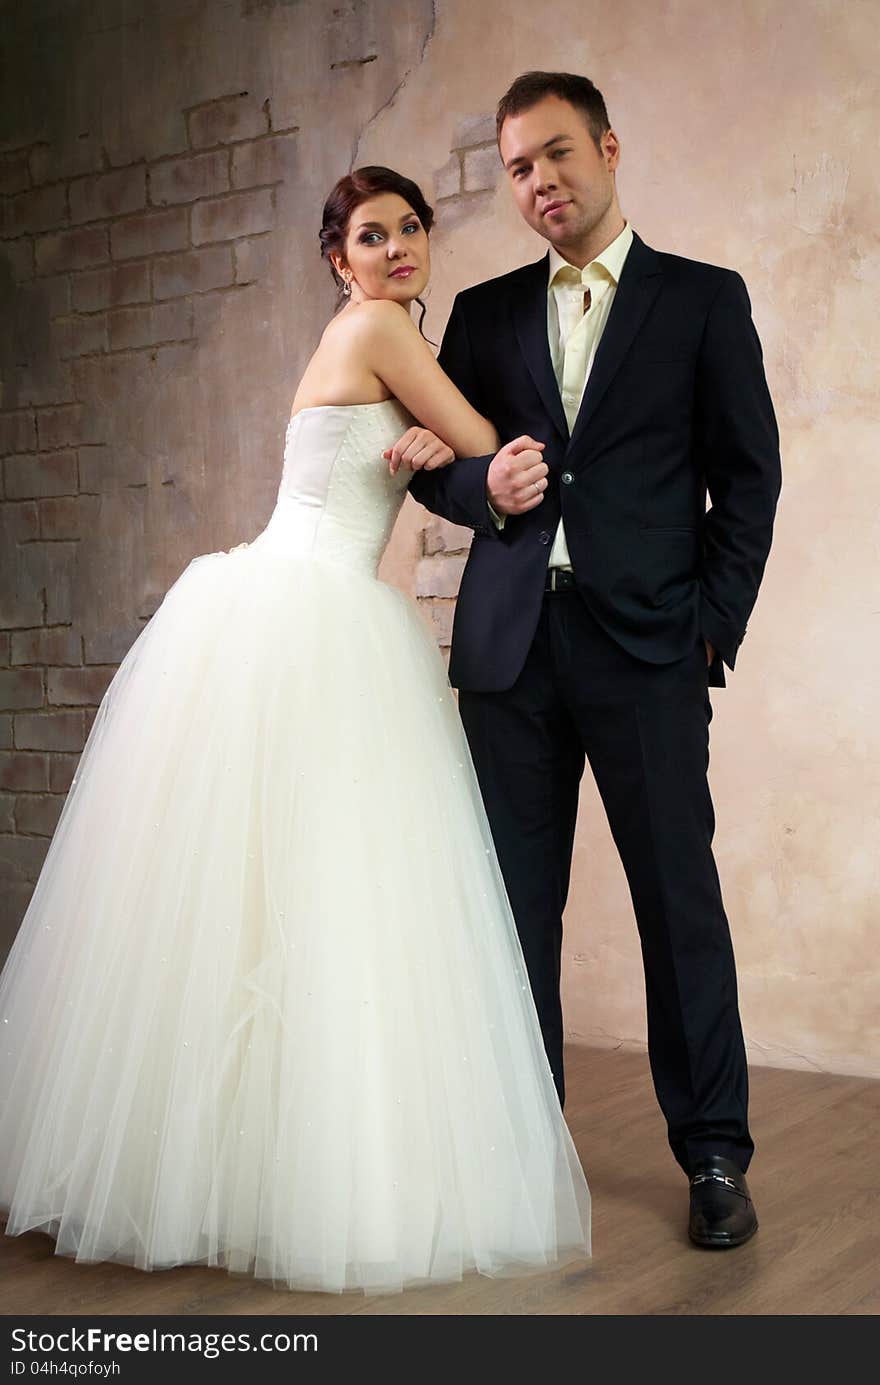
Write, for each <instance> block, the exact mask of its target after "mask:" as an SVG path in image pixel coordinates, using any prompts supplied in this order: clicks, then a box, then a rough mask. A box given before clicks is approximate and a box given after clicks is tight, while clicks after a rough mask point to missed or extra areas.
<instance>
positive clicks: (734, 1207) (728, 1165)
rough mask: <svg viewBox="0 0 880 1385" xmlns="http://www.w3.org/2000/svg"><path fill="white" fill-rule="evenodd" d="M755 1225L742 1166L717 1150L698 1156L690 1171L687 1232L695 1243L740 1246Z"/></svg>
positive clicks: (752, 1233) (721, 1248)
mask: <svg viewBox="0 0 880 1385" xmlns="http://www.w3.org/2000/svg"><path fill="white" fill-rule="evenodd" d="M757 1229H758V1218H757V1217H756V1216H755V1209H754V1207H753V1205H752V1199H751V1195H750V1193H749V1185H748V1184H747V1183H746V1177H745V1174H744V1173H743V1171H742V1169H740V1168H739V1167H738V1165H736V1164H734V1163H733V1161H732V1160H730V1159H724V1158H723V1157H722V1156H721V1155H720V1154H712V1155H709V1156H708V1158H706V1159H700V1160H699V1161H698V1162H697V1163H696V1164H695V1165H694V1168H693V1172H692V1174H691V1215H690V1221H689V1222H688V1235H689V1236H690V1238H691V1240H692V1241H693V1243H694V1245H697V1246H708V1247H709V1248H710V1249H711V1250H726V1249H727V1248H728V1247H730V1246H741V1245H742V1244H743V1242H744V1241H747V1240H748V1239H749V1237H750V1236H754V1234H755V1232H756V1231H757Z"/></svg>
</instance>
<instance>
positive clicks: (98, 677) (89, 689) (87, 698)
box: [48, 664, 116, 707]
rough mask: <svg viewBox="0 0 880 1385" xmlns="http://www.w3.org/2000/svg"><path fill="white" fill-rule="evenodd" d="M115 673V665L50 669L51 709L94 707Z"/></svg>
mask: <svg viewBox="0 0 880 1385" xmlns="http://www.w3.org/2000/svg"><path fill="white" fill-rule="evenodd" d="M115 672H116V665H115V664H106V665H103V666H96V665H90V666H89V667H87V668H50V669H49V670H48V674H49V702H50V704H51V705H52V706H53V707H70V706H74V707H96V706H97V705H98V703H99V702H100V701H101V698H102V697H103V696H104V694H105V692H106V691H107V688H108V687H109V685H110V681H111V679H112V678H113V675H114V673H115Z"/></svg>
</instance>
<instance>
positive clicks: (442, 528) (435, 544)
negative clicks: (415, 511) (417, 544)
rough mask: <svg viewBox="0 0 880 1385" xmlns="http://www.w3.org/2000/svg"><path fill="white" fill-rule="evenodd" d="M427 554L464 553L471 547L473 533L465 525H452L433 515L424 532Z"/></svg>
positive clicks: (446, 520)
mask: <svg viewBox="0 0 880 1385" xmlns="http://www.w3.org/2000/svg"><path fill="white" fill-rule="evenodd" d="M422 535H423V537H424V548H425V553H426V554H427V555H428V556H430V555H431V554H434V553H464V552H466V551H467V549H469V548H470V546H471V540H472V538H473V533H472V531H471V530H470V529H468V528H466V527H465V526H464V525H463V524H451V523H450V521H449V520H448V519H440V518H439V517H438V516H435V515H432V516H431V518H430V520H429V521H428V523H427V524H426V525H425V527H424V529H423V530H422Z"/></svg>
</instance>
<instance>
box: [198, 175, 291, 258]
mask: <svg viewBox="0 0 880 1385" xmlns="http://www.w3.org/2000/svg"><path fill="white" fill-rule="evenodd" d="M274 224H275V209H274V207H273V205H272V191H271V189H270V188H262V189H259V190H257V191H256V192H234V193H230V194H229V195H228V196H227V197H218V198H215V199H214V200H213V201H210V202H197V203H196V204H195V206H194V207H193V209H192V237H193V244H194V245H202V244H204V243H205V242H206V241H215V240H235V239H237V237H239V236H253V235H256V234H257V233H258V232H260V231H269V230H271V229H272V226H273V225H274Z"/></svg>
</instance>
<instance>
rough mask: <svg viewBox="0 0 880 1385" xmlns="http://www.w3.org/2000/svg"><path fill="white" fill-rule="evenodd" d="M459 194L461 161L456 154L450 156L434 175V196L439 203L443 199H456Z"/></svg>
mask: <svg viewBox="0 0 880 1385" xmlns="http://www.w3.org/2000/svg"><path fill="white" fill-rule="evenodd" d="M460 192H461V160H460V159H459V157H458V155H457V154H450V156H449V158H448V159H447V160H446V162H445V164H444V165H443V167H442V168H438V170H437V172H436V173H435V174H434V196H435V198H436V199H437V201H438V202H440V201H441V200H442V199H443V198H444V197H457V196H458V194H459V193H460Z"/></svg>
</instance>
